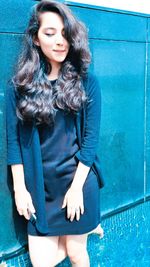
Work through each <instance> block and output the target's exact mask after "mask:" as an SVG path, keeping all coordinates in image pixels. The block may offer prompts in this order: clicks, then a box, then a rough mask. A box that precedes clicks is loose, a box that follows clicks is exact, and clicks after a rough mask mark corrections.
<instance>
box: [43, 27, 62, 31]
mask: <svg viewBox="0 0 150 267" xmlns="http://www.w3.org/2000/svg"><path fill="white" fill-rule="evenodd" d="M43 29H44V30H57V28H54V27H45V28H43ZM62 31H64V28H62Z"/></svg>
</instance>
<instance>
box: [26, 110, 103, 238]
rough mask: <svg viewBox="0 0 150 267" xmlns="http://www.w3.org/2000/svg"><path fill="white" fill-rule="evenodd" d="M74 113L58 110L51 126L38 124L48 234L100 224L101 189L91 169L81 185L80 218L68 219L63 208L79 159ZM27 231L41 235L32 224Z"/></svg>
mask: <svg viewBox="0 0 150 267" xmlns="http://www.w3.org/2000/svg"><path fill="white" fill-rule="evenodd" d="M75 116H76V115H75V114H73V113H69V112H66V111H63V110H60V109H58V110H57V113H56V116H55V120H54V124H53V125H51V126H48V125H46V124H41V125H39V126H38V131H39V137H40V144H41V155H42V163H43V177H44V186H45V205H46V217H47V221H48V226H49V233H48V234H47V235H48V236H60V235H73V234H84V233H87V232H89V231H91V230H93V229H94V228H96V227H97V225H98V224H99V223H100V196H99V194H100V190H99V185H98V181H97V177H96V175H95V173H94V172H93V171H92V170H91V169H90V171H89V174H88V176H87V178H86V181H85V184H84V186H83V197H84V214H83V215H81V217H80V220H79V221H77V220H76V219H74V220H73V221H72V222H71V221H70V220H69V219H68V218H67V209H66V208H63V209H62V204H63V200H64V196H65V194H66V192H67V190H68V189H69V187H70V185H71V183H72V181H73V178H74V174H75V171H76V168H77V165H78V162H79V161H78V159H77V158H76V157H75V154H76V152H77V151H78V150H79V145H78V140H77V134H76V127H75ZM77 197H78V196H77ZM29 234H30V235H40V233H39V232H38V231H37V229H36V227H35V226H34V225H33V224H30V225H29Z"/></svg>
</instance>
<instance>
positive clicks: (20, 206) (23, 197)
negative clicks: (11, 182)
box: [15, 190, 35, 220]
mask: <svg viewBox="0 0 150 267" xmlns="http://www.w3.org/2000/svg"><path fill="white" fill-rule="evenodd" d="M15 201H16V206H17V210H18V213H19V215H21V216H24V217H25V218H26V219H27V220H29V219H30V217H31V213H35V208H34V205H33V203H32V198H31V195H30V193H29V192H28V191H27V190H25V191H20V192H17V193H15Z"/></svg>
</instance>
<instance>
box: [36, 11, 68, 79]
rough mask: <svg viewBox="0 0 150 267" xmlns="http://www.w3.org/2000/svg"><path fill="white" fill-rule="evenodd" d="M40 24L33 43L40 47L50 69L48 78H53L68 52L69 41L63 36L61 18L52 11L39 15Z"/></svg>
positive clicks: (63, 30) (55, 76)
mask: <svg viewBox="0 0 150 267" xmlns="http://www.w3.org/2000/svg"><path fill="white" fill-rule="evenodd" d="M40 21H41V26H40V29H39V31H38V35H37V38H36V40H35V44H36V45H37V46H39V47H40V48H41V50H42V51H43V53H44V55H45V56H46V57H47V60H48V61H49V62H50V64H51V67H52V71H51V73H50V76H48V78H49V79H51V80H54V79H56V78H57V76H58V72H59V70H60V67H61V63H62V62H63V61H64V60H65V58H66V57H67V54H68V52H69V46H70V45H69V43H68V41H67V40H66V38H65V29H64V23H63V19H62V18H61V17H60V15H58V14H57V13H54V12H45V13H44V14H41V15H40Z"/></svg>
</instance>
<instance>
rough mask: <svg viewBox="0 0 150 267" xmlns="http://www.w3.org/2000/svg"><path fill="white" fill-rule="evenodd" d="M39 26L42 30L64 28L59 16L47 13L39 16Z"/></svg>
mask: <svg viewBox="0 0 150 267" xmlns="http://www.w3.org/2000/svg"><path fill="white" fill-rule="evenodd" d="M40 26H41V27H43V28H58V27H62V28H64V22H63V19H62V17H61V16H60V15H59V14H57V13H55V12H50V11H48V12H44V13H42V14H41V15H40Z"/></svg>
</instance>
